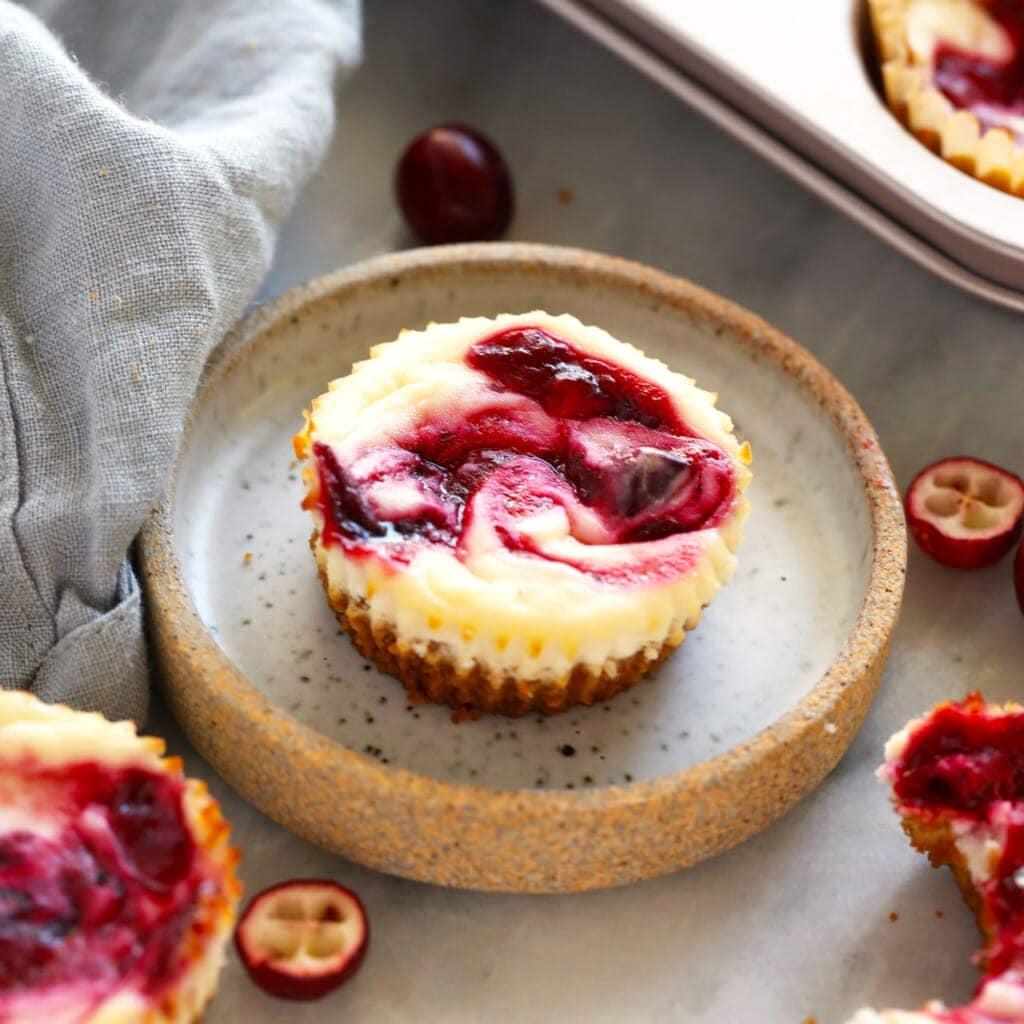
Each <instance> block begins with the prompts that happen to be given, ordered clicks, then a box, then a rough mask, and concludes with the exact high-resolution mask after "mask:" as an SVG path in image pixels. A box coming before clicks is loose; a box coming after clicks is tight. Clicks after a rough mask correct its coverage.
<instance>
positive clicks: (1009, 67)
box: [933, 0, 1024, 127]
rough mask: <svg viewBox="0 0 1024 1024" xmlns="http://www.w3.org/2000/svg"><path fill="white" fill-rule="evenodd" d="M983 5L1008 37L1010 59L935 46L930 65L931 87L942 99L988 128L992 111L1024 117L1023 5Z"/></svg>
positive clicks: (995, 0)
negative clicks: (969, 114) (941, 95)
mask: <svg viewBox="0 0 1024 1024" xmlns="http://www.w3.org/2000/svg"><path fill="white" fill-rule="evenodd" d="M983 6H984V7H985V9H986V10H987V11H988V14H989V16H990V17H991V18H992V19H993V20H994V21H996V22H997V23H998V24H999V25H1000V27H1001V28H1002V29H1003V31H1004V32H1005V33H1006V34H1007V36H1008V37H1009V39H1010V41H1011V44H1012V51H1013V55H1012V57H1011V58H1010V59H1009V60H1008V61H1006V62H1001V63H997V62H995V61H992V60H990V59H988V58H985V57H982V56H981V55H979V54H977V53H969V52H966V51H964V50H961V49H959V48H957V47H955V46H952V45H950V44H949V43H939V44H938V45H937V46H936V48H935V53H934V55H933V65H934V76H935V85H936V87H937V88H938V89H939V90H940V91H941V92H942V93H943V94H944V95H945V96H946V98H947V99H948V100H949V101H950V102H951V103H952V104H953V105H954V106H955V107H959V108H961V109H964V110H973V111H974V112H975V113H976V114H977V115H978V117H979V119H980V120H981V122H982V124H983V125H984V126H985V127H991V126H992V125H993V124H998V123H999V118H998V117H997V116H996V117H993V116H992V115H993V114H994V113H995V112H996V111H1009V112H1014V113H1019V114H1021V115H1024V4H1022V3H1021V0H990V2H989V3H986V4H983ZM987 115H988V116H987Z"/></svg>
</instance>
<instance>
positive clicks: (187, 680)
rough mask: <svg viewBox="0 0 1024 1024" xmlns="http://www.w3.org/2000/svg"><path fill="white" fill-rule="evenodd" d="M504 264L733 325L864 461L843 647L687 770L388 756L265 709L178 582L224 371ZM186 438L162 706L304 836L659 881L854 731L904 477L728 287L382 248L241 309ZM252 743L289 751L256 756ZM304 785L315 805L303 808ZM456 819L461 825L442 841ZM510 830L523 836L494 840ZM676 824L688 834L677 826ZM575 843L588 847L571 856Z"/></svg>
mask: <svg viewBox="0 0 1024 1024" xmlns="http://www.w3.org/2000/svg"><path fill="white" fill-rule="evenodd" d="M502 272H512V273H519V274H522V273H524V272H525V273H531V272H532V273H537V274H541V275H551V274H555V275H561V276H563V277H566V278H569V279H572V280H574V281H575V282H576V283H580V282H584V283H585V284H587V285H598V286H599V285H601V284H605V285H614V286H616V287H618V288H619V289H622V290H626V291H630V292H633V293H635V295H636V296H637V297H641V296H642V297H643V298H645V299H646V300H649V301H653V302H654V303H655V304H656V305H667V306H670V307H672V308H673V309H674V310H675V311H676V312H678V313H681V314H683V315H686V316H688V317H689V318H690V319H692V320H694V321H704V322H707V323H709V324H711V325H712V327H713V329H714V331H715V333H717V334H719V335H721V334H724V333H726V332H728V333H729V334H730V335H731V341H732V342H733V343H737V344H744V345H746V346H747V347H748V348H749V349H751V350H753V351H754V352H755V353H756V354H758V355H760V356H761V357H764V358H766V359H767V360H769V361H771V362H773V363H775V364H776V365H777V366H778V367H779V368H780V369H781V370H782V372H783V373H784V374H785V375H786V376H787V377H789V378H791V379H794V380H795V382H796V383H797V384H799V385H800V386H801V387H802V388H803V389H804V390H805V391H806V392H808V393H809V394H808V398H809V399H810V398H813V399H814V400H816V401H817V403H818V404H819V405H820V406H821V408H822V409H823V410H824V411H825V413H826V414H827V415H828V417H829V419H830V420H831V422H832V424H833V427H834V428H835V429H836V431H837V434H838V435H839V437H840V438H841V439H842V440H844V441H845V442H846V448H847V451H848V454H849V456H850V458H851V461H852V462H853V464H854V465H855V467H856V469H857V470H858V472H859V475H860V479H861V485H862V489H863V492H864V494H865V495H866V497H867V503H868V508H869V513H870V519H871V537H872V550H871V563H870V568H869V573H868V579H867V583H866V585H865V590H864V596H863V598H862V600H861V602H860V606H859V608H858V612H857V616H856V618H855V620H854V623H853V625H852V627H851V629H850V631H849V633H848V634H847V636H846V638H845V640H844V642H843V644H842V645H841V646H840V647H839V648H838V649H837V653H836V656H835V658H834V660H833V661H832V663H831V664H830V665H829V667H828V668H827V669H826V670H825V672H824V673H823V674H822V675H821V677H820V678H819V679H818V680H817V682H816V683H814V685H813V686H812V687H811V688H810V689H809V690H808V691H807V692H806V694H805V695H804V696H803V698H802V699H801V700H799V701H798V702H797V703H795V704H794V705H792V706H791V707H790V708H789V709H788V710H786V711H785V712H783V714H782V715H780V716H778V717H777V718H775V719H774V720H773V721H772V722H770V723H769V724H768V725H766V726H765V727H764V728H762V729H760V730H759V731H758V732H757V733H755V734H754V735H752V736H750V737H747V738H746V739H744V740H741V741H740V742H739V743H737V744H735V745H733V746H732V747H730V748H728V749H727V750H725V751H722V752H721V753H719V754H716V755H715V756H714V757H712V758H709V759H707V760H704V761H701V762H698V763H697V764H695V765H690V766H687V767H686V768H682V769H680V770H678V771H676V772H672V773H669V774H666V775H660V776H657V777H655V778H651V779H644V780H639V781H636V782H631V783H628V784H622V785H608V786H595V787H593V788H589V789H580V790H557V791H555V790H534V789H499V788H496V787H488V786H481V785H478V784H474V783H466V782H454V781H448V780H443V779H434V778H430V777H429V776H425V775H420V774H418V773H416V772H414V771H412V770H410V769H406V768H401V767H398V766H394V765H384V764H380V763H379V762H378V761H376V760H374V759H372V758H370V757H368V756H367V755H365V754H362V753H360V752H358V751H356V750H352V749H350V748H348V747H346V746H344V745H343V744H341V743H339V742H337V741H335V740H332V739H330V738H329V737H327V736H325V735H324V734H322V733H320V732H318V731H317V730H315V729H313V728H312V727H311V726H308V725H305V724H303V723H302V722H299V721H298V720H297V719H295V718H294V717H293V716H292V715H291V714H289V713H288V712H287V711H285V710H284V709H282V708H279V707H277V706H276V705H274V704H273V702H272V701H271V700H270V698H269V697H267V696H265V695H264V694H263V693H262V692H260V691H259V690H258V689H257V688H256V687H255V685H254V684H252V683H250V682H249V681H248V679H247V678H246V677H245V675H244V673H243V672H242V671H241V670H240V669H239V668H238V667H237V666H236V665H235V664H234V662H232V661H231V659H230V658H229V657H228V655H227V654H226V653H225V652H224V651H223V650H222V649H221V648H220V647H219V645H218V644H217V642H216V640H215V639H214V638H213V636H212V634H211V633H210V632H209V631H208V630H207V628H206V627H205V626H204V625H203V623H202V620H201V619H200V617H199V614H198V611H197V609H196V607H195V604H194V602H193V600H192V598H191V595H190V594H189V590H188V585H187V583H186V581H185V578H184V574H183V571H182V568H181V563H180V561H179V559H178V557H177V554H176V552H175V549H174V531H173V496H174V493H175V488H176V484H177V475H178V469H179V465H180V457H181V452H182V451H183V450H184V446H185V443H186V441H187V439H188V436H189V433H190V431H191V430H192V424H193V418H194V415H195V412H196V410H198V409H200V408H201V406H202V404H203V402H204V400H205V398H206V396H207V395H208V394H209V393H210V391H211V390H212V389H213V388H215V387H216V386H217V383H218V381H220V380H221V379H222V378H223V377H224V376H226V375H227V374H229V373H230V372H231V370H232V369H233V368H234V367H235V366H236V365H237V363H238V362H240V361H241V360H244V359H245V358H246V356H247V354H248V353H250V352H252V351H253V350H254V349H255V347H256V346H257V345H258V344H259V343H260V342H261V341H265V342H267V343H268V344H269V343H272V342H273V341H274V339H275V337H276V334H277V332H278V330H279V329H281V328H284V327H286V326H287V325H289V323H295V322H297V320H298V318H300V317H301V316H302V315H303V314H304V313H305V312H307V311H309V310H312V309H313V308H314V307H315V306H317V305H318V304H320V303H323V302H329V301H332V300H333V301H351V300H353V299H358V296H359V293H360V292H361V291H366V290H374V289H384V288H398V287H400V286H401V284H402V282H403V281H404V280H411V279H417V278H423V277H425V276H426V277H429V276H431V275H440V276H445V275H450V274H460V275H464V274H466V273H479V274H483V275H488V274H490V275H494V274H500V273H502ZM181 442H182V445H181V448H179V453H178V455H177V456H176V457H175V462H174V466H173V469H172V473H171V476H170V478H169V481H168V485H167V490H166V497H165V498H164V499H163V500H162V501H161V503H160V505H159V506H158V507H157V508H156V509H155V510H154V512H153V514H152V516H151V517H150V519H149V520H148V521H147V523H146V525H145V526H144V528H143V531H142V533H141V535H140V542H139V553H140V568H141V572H142V577H143V582H144V586H145V591H146V596H147V604H148V620H149V634H150V639H151V644H152V648H153V651H154V653H155V655H156V657H155V662H156V665H157V667H158V670H159V671H158V677H159V680H160V683H161V688H162V690H163V692H164V694H165V697H166V698H167V701H168V703H169V705H170V707H171V710H172V712H173V713H174V715H175V717H176V718H177V720H178V722H179V723H180V724H181V726H182V728H183V729H184V731H185V733H186V734H187V735H188V737H189V739H190V740H191V741H192V743H193V744H194V745H195V747H196V748H197V750H199V752H200V753H201V754H202V755H203V756H204V757H205V758H206V759H207V760H208V761H209V762H210V763H211V765H212V767H214V769H215V770H216V771H217V772H218V773H219V774H221V775H222V776H223V777H224V778H225V779H226V781H228V782H229V783H230V784H231V785H232V786H233V787H234V788H235V789H236V790H238V791H239V792H240V793H241V795H242V796H243V797H245V798H246V799H247V800H248V801H249V802H250V803H253V804H255V805H256V806H257V807H258V808H259V809H260V810H262V811H264V812H265V813H267V814H269V816H270V817H272V818H274V819H275V820H277V821H279V822H280V823H282V824H284V825H285V826H286V827H289V828H291V829H292V830H293V831H296V832H298V833H299V834H301V835H303V836H304V837H305V838H307V839H311V840H313V841H314V842H317V843H319V844H320V845H323V846H327V847H328V848H329V849H333V850H334V851H335V852H339V853H342V854H343V855H346V856H348V857H350V858H351V859H353V860H357V861H359V862H361V863H364V864H366V865H368V866H370V867H375V868H378V869H381V870H384V871H388V872H389V873H392V874H398V875H402V876H405V877H410V878H415V879H419V880H422V881H431V882H436V883H440V884H445V885H452V886H457V887H460V888H472V889H485V890H499V891H518V892H552V891H567V890H572V891H577V890H583V889H590V888H603V887H607V886H610V885H618V884H625V883H628V882H631V881H636V880H639V879H641V878H647V877H654V876H656V875H659V874H664V873H667V872H669V871H672V870H676V869H677V868H680V867H684V866H689V865H691V864H694V863H696V862H698V861H699V860H703V859H705V858H706V857H708V856H711V855H713V854H715V853H718V852H722V851H723V850H725V849H727V848H729V847H731V846H734V845H736V844H737V843H738V842H741V841H742V840H744V839H746V838H748V837H749V836H751V835H753V834H755V833H756V832H758V831H761V830H762V829H763V828H764V827H767V825H769V824H771V822H773V821H774V820H776V819H777V818H778V817H780V816H781V815H782V814H783V813H784V812H785V811H787V810H788V809H789V808H790V807H792V806H793V805H794V804H795V803H796V802H797V801H798V800H799V799H801V798H802V797H803V796H805V795H806V794H807V793H808V792H810V791H811V790H812V789H813V788H814V787H815V786H816V785H817V784H818V783H819V782H820V781H821V780H822V779H823V778H824V777H825V775H827V774H828V772H829V771H831V769H832V768H833V767H834V766H835V764H836V763H837V762H838V761H839V759H840V757H841V756H842V754H843V753H844V752H845V751H846V749H847V747H848V746H849V744H850V743H851V742H852V740H853V738H854V736H855V735H856V733H857V732H858V731H859V728H860V725H861V723H862V721H863V718H864V716H865V714H866V713H867V710H868V707H869V706H870V703H871V700H872V698H873V696H874V694H875V691H876V690H877V686H878V683H879V681H880V678H881V675H882V670H883V668H884V665H885V662H886V659H887V657H888V651H889V646H890V643H891V639H892V633H893V630H894V629H895V626H896V622H897V618H898V614H899V609H900V604H901V601H902V594H903V587H904V579H905V573H906V559H907V537H906V529H905V524H904V519H903V507H902V502H901V500H900V497H899V491H898V489H897V487H896V483H895V480H894V478H893V474H892V470H891V468H890V467H889V464H888V461H887V459H886V457H885V454H884V452H883V451H882V448H881V445H880V443H879V440H878V437H877V435H876V434H875V431H874V428H873V427H872V426H871V424H870V422H869V421H868V419H867V416H866V415H865V413H864V412H863V410H862V409H861V408H860V406H859V405H858V404H857V402H856V401H855V399H854V398H853V397H852V396H851V395H850V394H849V392H848V391H847V390H846V389H845V388H844V387H843V386H842V385H841V384H840V383H839V381H838V380H837V379H836V378H835V377H834V376H833V375H832V374H831V372H830V371H829V370H827V369H826V368H825V367H824V366H823V365H822V364H821V363H820V362H819V361H818V360H817V359H816V358H815V357H814V356H813V355H812V354H811V353H810V352H809V351H807V350H806V349H805V348H803V347H802V346H801V345H799V344H798V343H797V342H795V341H793V340H792V339H790V338H789V337H787V336H786V335H784V334H782V333H781V332H780V331H778V330H776V329H775V328H773V327H771V326H770V325H769V324H767V323H766V322H765V321H763V320H761V319H760V318H759V317H757V316H756V315H754V314H753V313H750V312H748V311H747V310H745V309H743V308H742V307H740V306H738V305H736V304H734V303H732V302H731V301H729V300H726V299H724V298H721V297H720V296H718V295H716V294H714V293H712V292H710V291H708V290H706V289H704V288H701V287H700V286H697V285H694V284H692V283H690V282H688V281H685V280H683V279H681V278H678V277H675V276H672V275H670V274H668V273H665V272H663V271H660V270H655V269H653V268H650V267H647V266H645V265H643V264H640V263H636V262H633V261H630V260H625V259H621V258H619V257H614V256H608V255H604V254H601V253H595V252H590V251H587V250H581V249H572V248H566V247H559V246H549V245H542V244H535V243H471V244H464V245H454V246H440V247H434V248H424V249H414V250H410V251H406V252H401V253H391V254H386V255H383V256H378V257H374V258H371V259H369V260H366V261H363V262H360V263H358V264H355V265H353V266H351V267H346V268H343V269H341V270H338V271H335V272H333V273H330V274H327V275H325V276H323V277H320V278H317V279H316V280H314V281H312V282H309V283H307V284H303V285H299V286H296V287H295V288H292V289H289V290H288V291H286V292H284V293H283V294H282V295H281V296H279V297H278V298H277V299H275V300H273V301H271V302H270V303H268V304H266V305H264V306H261V307H259V308H257V309H256V310H254V311H253V312H252V313H250V314H249V315H248V316H246V317H245V318H243V319H242V320H241V321H239V322H238V323H237V324H236V325H235V327H234V328H232V330H231V331H230V332H229V333H228V334H227V335H226V336H225V338H224V339H223V340H222V342H221V343H220V344H219V345H218V346H217V348H216V350H215V352H214V354H213V355H212V356H211V359H210V361H209V362H208V364H207V367H206V369H205V371H204V373H203V377H202V381H201V383H200V387H199V389H198V390H197V393H196V396H195V398H194V399H193V403H192V406H191V409H190V413H189V417H188V421H187V423H186V425H185V429H184V431H183V433H182V438H181ZM254 741H255V742H256V745H257V746H258V745H259V743H260V742H262V743H269V744H270V745H271V746H273V747H275V748H276V749H277V750H279V751H281V752H282V753H283V754H284V758H283V759H281V758H275V759H272V760H273V763H260V762H259V759H251V755H250V752H251V750H252V747H253V745H254ZM267 760H268V761H271V759H267ZM282 760H283V761H284V762H285V763H283V764H279V763H278V762H279V761H282ZM332 789H333V790H334V791H336V792H338V793H340V794H344V795H345V797H346V798H347V799H348V801H349V804H350V807H355V808H356V809H357V810H358V814H356V815H354V816H353V819H352V821H351V822H350V827H349V829H348V830H346V829H341V830H340V831H339V829H338V827H337V824H336V823H335V824H334V825H333V826H332V825H331V823H330V816H331V814H332V811H336V804H335V807H334V808H331V807H325V806H322V805H323V804H324V801H325V799H326V798H327V793H328V792H330V791H331V790H332ZM296 790H299V791H301V792H302V793H303V794H304V802H305V803H307V804H308V805H309V806H308V807H306V808H302V807H297V806H296V803H297V802H296V801H295V800H294V799H293V794H294V792H295V791H296ZM741 791H742V792H744V793H746V794H747V795H748V796H749V794H750V793H751V792H752V793H754V794H755V795H756V796H757V800H756V801H755V803H756V805H757V806H755V807H754V808H753V809H750V808H748V809H747V810H748V813H747V814H745V815H739V816H738V817H737V815H736V812H735V806H734V805H735V803H736V801H735V800H734V799H733V798H734V797H735V796H736V795H737V794H738V793H739V792H741ZM385 812H387V813H385ZM311 819H313V820H311ZM459 821H461V822H462V823H463V825H465V826H466V827H467V828H469V830H470V831H469V832H468V833H467V834H461V833H460V834H459V835H457V836H454V837H453V830H454V829H453V826H454V825H455V823H456V822H459ZM446 823H448V824H447V825H446ZM449 826H451V827H449ZM511 826H515V829H516V835H517V839H518V842H517V843H516V844H509V843H508V842H505V841H502V839H501V833H502V830H503V829H508V828H509V827H511ZM619 830H621V831H622V833H623V834H622V836H620V837H619V838H616V832H617V831H619ZM674 830H678V831H679V832H680V833H682V834H681V835H675V836H673V834H672V833H673V831H674ZM553 833H557V835H555V834H553ZM574 841H577V842H581V843H582V842H590V843H596V844H597V847H598V848H597V849H590V850H588V852H587V854H586V855H580V856H573V855H572V853H571V851H572V848H573V842H574ZM488 844H491V845H492V846H494V850H493V853H489V852H488V849H487V845H488ZM649 848H653V850H654V852H653V854H647V853H646V852H645V851H646V850H648V849H649ZM658 851H661V852H660V853H659V852H658ZM516 854H518V857H517V856H516Z"/></svg>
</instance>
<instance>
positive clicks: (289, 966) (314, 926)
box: [235, 880, 370, 1000]
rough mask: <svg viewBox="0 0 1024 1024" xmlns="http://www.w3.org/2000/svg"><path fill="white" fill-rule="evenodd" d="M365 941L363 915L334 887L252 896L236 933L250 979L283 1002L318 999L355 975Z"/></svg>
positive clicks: (287, 887) (355, 900) (281, 888)
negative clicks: (284, 1000) (283, 1000)
mask: <svg viewBox="0 0 1024 1024" xmlns="http://www.w3.org/2000/svg"><path fill="white" fill-rule="evenodd" d="M369 941H370V926H369V924H368V922H367V920H366V911H365V910H364V909H363V905H362V903H361V902H360V900H359V897H358V896H356V894H355V893H354V892H351V891H350V890H348V889H346V888H345V887H344V886H342V885H338V884H337V883H336V882H324V881H313V880H306V881H295V882H285V883H283V884H281V885H275V886H273V887H272V888H270V889H266V890H264V891H263V892H261V893H260V894H259V895H258V896H256V897H255V898H254V899H253V900H252V902H251V903H250V904H249V906H248V907H247V908H246V911H245V913H244V914H243V915H242V918H241V920H240V921H239V922H238V928H237V929H236V931H235V946H236V948H237V949H238V955H239V956H240V957H241V958H242V963H243V965H244V966H245V969H246V970H247V971H248V972H249V977H251V978H252V980H253V981H254V982H255V983H256V984H257V985H259V987H260V988H262V989H263V990H264V991H265V992H269V993H270V994H271V995H273V996H279V997H280V998H282V999H302V1000H308V999H319V998H321V997H322V996H325V995H327V993H328V992H331V991H333V990H334V989H336V988H337V987H338V986H339V985H340V984H342V982H344V981H346V980H348V979H349V978H350V977H351V976H352V975H353V974H355V972H356V971H357V970H358V969H359V966H360V964H361V963H362V962H363V957H364V956H365V955H366V947H367V945H368V943H369Z"/></svg>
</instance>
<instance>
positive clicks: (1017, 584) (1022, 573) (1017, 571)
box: [1013, 544, 1024, 615]
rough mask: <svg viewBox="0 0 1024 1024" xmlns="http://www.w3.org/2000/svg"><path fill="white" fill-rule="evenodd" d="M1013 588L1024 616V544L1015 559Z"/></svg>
mask: <svg viewBox="0 0 1024 1024" xmlns="http://www.w3.org/2000/svg"><path fill="white" fill-rule="evenodd" d="M1013 588H1014V590H1016V591H1017V604H1018V605H1020V610H1021V614H1022V615H1024V544H1021V546H1020V547H1019V548H1017V554H1016V556H1015V557H1014V559H1013Z"/></svg>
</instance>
